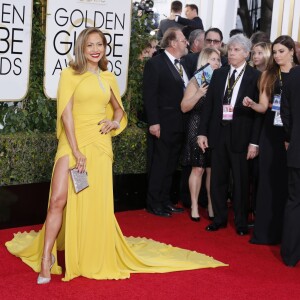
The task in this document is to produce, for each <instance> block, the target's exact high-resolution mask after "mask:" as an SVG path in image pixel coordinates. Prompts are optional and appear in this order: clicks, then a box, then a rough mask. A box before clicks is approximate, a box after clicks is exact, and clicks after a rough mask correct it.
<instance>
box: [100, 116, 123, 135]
mask: <svg viewBox="0 0 300 300" xmlns="http://www.w3.org/2000/svg"><path fill="white" fill-rule="evenodd" d="M101 124H103V126H102V127H101V129H100V130H99V131H100V132H101V134H107V133H109V132H110V131H112V130H114V129H118V128H119V127H120V124H119V122H117V121H111V120H108V119H104V120H102V121H100V122H99V123H98V125H101Z"/></svg>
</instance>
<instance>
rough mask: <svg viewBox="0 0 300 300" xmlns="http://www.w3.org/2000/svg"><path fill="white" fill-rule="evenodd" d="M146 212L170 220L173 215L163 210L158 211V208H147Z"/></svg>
mask: <svg viewBox="0 0 300 300" xmlns="http://www.w3.org/2000/svg"><path fill="white" fill-rule="evenodd" d="M146 211H147V212H148V213H150V214H153V215H156V216H158V217H165V218H169V217H171V216H172V214H170V213H169V212H167V211H165V210H162V209H158V208H147V209H146Z"/></svg>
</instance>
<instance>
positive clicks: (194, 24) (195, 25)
mask: <svg viewBox="0 0 300 300" xmlns="http://www.w3.org/2000/svg"><path fill="white" fill-rule="evenodd" d="M177 22H178V23H179V24H182V25H183V26H189V27H191V28H192V29H193V30H194V29H202V30H203V23H202V20H201V19H200V18H199V17H195V18H194V19H192V20H190V19H186V18H183V17H181V16H178V20H177Z"/></svg>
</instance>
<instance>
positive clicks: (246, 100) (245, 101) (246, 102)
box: [243, 96, 255, 108]
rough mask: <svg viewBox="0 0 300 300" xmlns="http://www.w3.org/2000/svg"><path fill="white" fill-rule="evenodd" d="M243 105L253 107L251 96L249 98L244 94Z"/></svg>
mask: <svg viewBox="0 0 300 300" xmlns="http://www.w3.org/2000/svg"><path fill="white" fill-rule="evenodd" d="M243 105H244V106H247V107H250V108H253V105H255V102H254V101H253V100H252V99H251V98H249V97H248V96H246V97H245V98H244V99H243Z"/></svg>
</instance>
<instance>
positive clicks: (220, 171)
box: [198, 34, 261, 235]
mask: <svg viewBox="0 0 300 300" xmlns="http://www.w3.org/2000/svg"><path fill="white" fill-rule="evenodd" d="M250 49H251V42H250V40H249V39H248V38H246V37H245V36H243V35H241V34H238V35H235V36H233V37H232V38H231V39H230V40H229V42H228V60H229V64H230V65H229V66H227V67H223V68H220V69H218V70H215V71H214V73H213V77H212V79H211V82H210V85H209V88H208V91H207V96H206V101H205V104H204V108H203V113H202V116H201V123H200V130H199V135H200V136H199V138H198V141H199V146H200V147H201V149H202V150H203V151H205V149H206V148H208V146H209V147H211V149H212V161H211V164H212V165H211V197H212V204H213V210H214V215H215V218H214V221H213V223H211V224H210V225H208V226H207V227H206V230H207V231H216V230H218V229H219V228H224V227H226V226H227V218H228V216H227V192H228V185H229V179H230V170H231V172H232V176H233V182H234V184H233V187H234V188H233V208H234V222H235V226H236V231H237V233H238V234H239V235H244V234H247V233H248V227H247V225H248V224H247V223H248V222H247V216H248V209H247V204H248V199H249V184H248V159H253V158H254V157H256V156H257V154H258V140H259V134H260V126H261V115H259V114H258V113H256V112H254V111H253V110H252V111H251V110H250V109H248V108H247V107H245V106H243V103H242V101H243V98H244V97H246V96H249V97H251V96H252V97H253V98H252V99H255V101H258V88H257V80H258V77H259V72H258V71H257V70H255V69H254V68H252V67H250V66H249V65H247V63H246V59H247V57H248V55H249V52H250ZM250 95H251V96H250Z"/></svg>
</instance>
